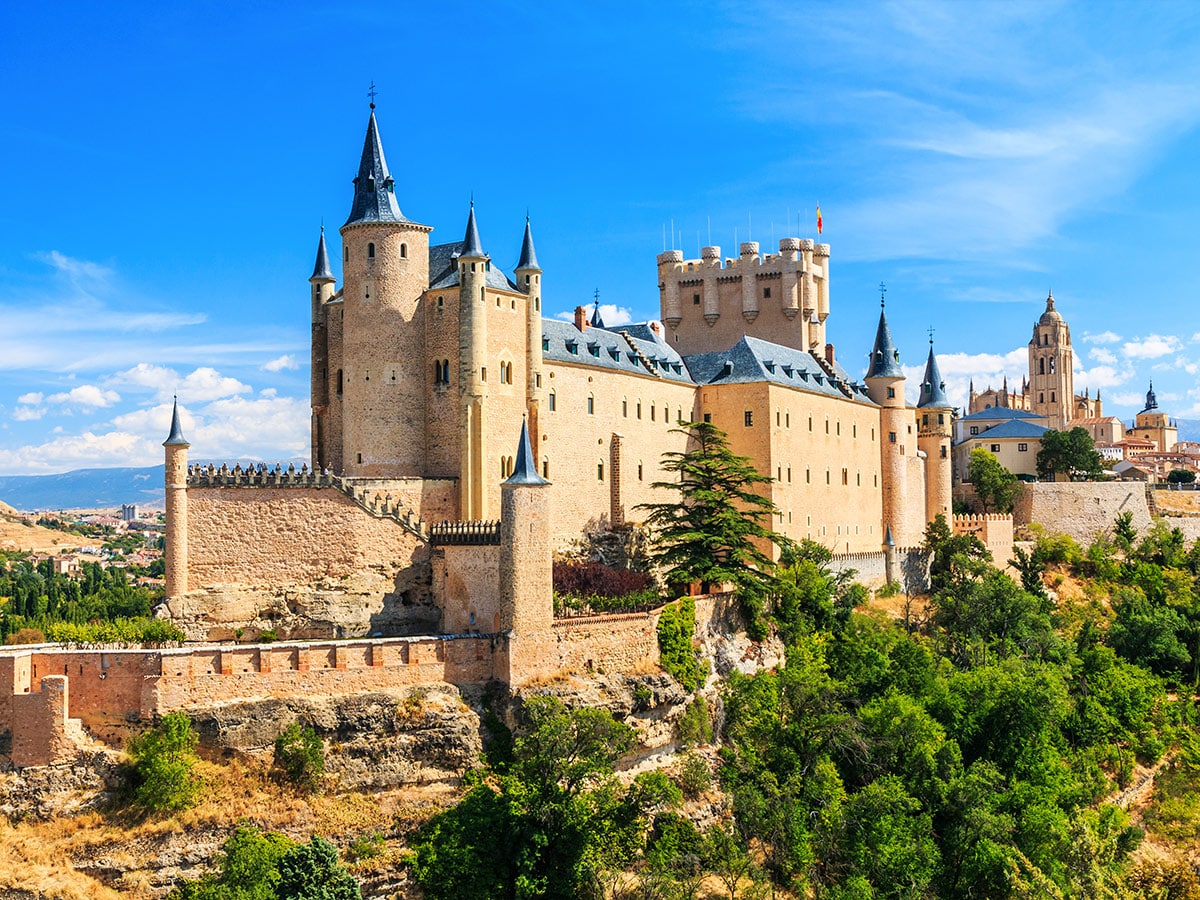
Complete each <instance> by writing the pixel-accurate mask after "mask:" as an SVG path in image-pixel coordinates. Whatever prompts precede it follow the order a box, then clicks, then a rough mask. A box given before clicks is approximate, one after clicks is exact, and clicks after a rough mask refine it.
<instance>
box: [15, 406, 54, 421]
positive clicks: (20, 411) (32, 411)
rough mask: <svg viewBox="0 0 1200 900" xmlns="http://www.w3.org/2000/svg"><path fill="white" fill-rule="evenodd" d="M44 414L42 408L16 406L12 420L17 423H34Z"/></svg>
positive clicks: (44, 409)
mask: <svg viewBox="0 0 1200 900" xmlns="http://www.w3.org/2000/svg"><path fill="white" fill-rule="evenodd" d="M45 414H46V407H44V406H18V407H17V408H16V409H14V410H13V418H14V419H16V420H17V421H18V422H36V421H37V420H38V419H40V418H41V417H42V416H44V415H45Z"/></svg>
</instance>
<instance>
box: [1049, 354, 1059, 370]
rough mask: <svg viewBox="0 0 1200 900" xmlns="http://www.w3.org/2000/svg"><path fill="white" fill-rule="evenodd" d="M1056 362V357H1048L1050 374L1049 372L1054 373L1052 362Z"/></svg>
mask: <svg viewBox="0 0 1200 900" xmlns="http://www.w3.org/2000/svg"><path fill="white" fill-rule="evenodd" d="M1056 362H1057V360H1056V359H1055V358H1054V357H1053V356H1052V357H1050V374H1051V375H1053V374H1054V364H1055V363H1056Z"/></svg>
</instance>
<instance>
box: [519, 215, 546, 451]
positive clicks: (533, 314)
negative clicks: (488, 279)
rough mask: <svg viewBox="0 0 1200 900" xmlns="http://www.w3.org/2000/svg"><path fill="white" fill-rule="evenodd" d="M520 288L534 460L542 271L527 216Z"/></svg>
mask: <svg viewBox="0 0 1200 900" xmlns="http://www.w3.org/2000/svg"><path fill="white" fill-rule="evenodd" d="M516 276H517V287H519V288H520V289H521V290H522V291H523V292H524V293H525V295H526V297H527V299H526V301H525V323H526V335H525V373H526V375H525V407H526V409H527V411H528V415H529V430H530V435H529V437H530V446H531V447H532V449H533V458H534V460H535V461H536V460H538V459H540V458H541V453H540V446H541V440H542V433H541V424H540V413H541V405H542V403H541V397H542V268H541V266H539V265H538V260H537V252H536V251H535V250H534V248H533V231H532V230H531V229H530V227H529V216H526V217H525V237H524V238H523V239H522V241H521V258H520V259H519V260H518V261H517V268H516Z"/></svg>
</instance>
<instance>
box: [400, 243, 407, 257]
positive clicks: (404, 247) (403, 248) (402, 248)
mask: <svg viewBox="0 0 1200 900" xmlns="http://www.w3.org/2000/svg"><path fill="white" fill-rule="evenodd" d="M400 258H401V259H408V244H401V245H400Z"/></svg>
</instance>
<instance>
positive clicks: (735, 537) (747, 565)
mask: <svg viewBox="0 0 1200 900" xmlns="http://www.w3.org/2000/svg"><path fill="white" fill-rule="evenodd" d="M675 430H676V431H677V432H680V433H682V434H686V435H687V436H688V438H689V441H688V444H689V449H688V450H686V451H684V452H679V451H672V452H669V453H666V454H664V456H663V464H662V467H663V469H664V470H666V471H667V472H672V473H675V474H676V475H677V476H678V480H677V481H659V482H655V483H654V485H653V486H654V487H655V488H660V489H663V490H666V491H671V492H674V493H675V494H676V495H677V499H676V500H673V501H670V502H664V503H644V504H642V505H641V506H639V507H638V508H639V509H644V510H647V511H648V512H649V515H648V516H647V517H646V524H647V525H649V526H650V527H651V529H652V530H653V531H654V532H655V535H656V539H657V543H658V545H659V547H660V549H659V550H658V552H657V553H656V562H657V563H658V564H659V565H661V566H662V567H663V568H664V569H665V570H666V577H667V580H668V581H669V582H671V583H673V584H687V583H690V582H695V581H698V582H700V583H701V584H704V585H717V584H722V583H730V582H731V583H733V584H734V585H736V586H737V587H738V588H740V589H746V590H747V591H749V592H750V593H754V594H761V592H762V589H763V588H764V587H765V584H766V581H767V579H768V577H769V575H770V573H771V571H772V570H773V569H774V563H773V562H772V561H771V558H770V557H769V556H768V555H767V552H766V548H767V547H768V546H769V545H770V544H771V543H779V541H781V540H782V538H781V537H780V536H779V535H777V534H776V533H775V532H773V531H772V530H771V529H770V528H769V527H768V524H767V523H769V522H770V518H771V516H772V515H774V514H775V513H776V512H778V510H777V509H776V508H775V504H774V503H773V502H772V501H771V499H770V497H768V496H764V494H762V493H759V490H758V489H759V486H760V485H766V484H769V483H770V481H771V479H770V478H769V477H767V476H766V475H763V474H761V473H760V472H759V471H758V470H756V469H755V468H754V465H753V463H751V462H750V460H749V459H748V458H747V457H745V456H738V455H737V454H735V453H734V452H733V451H732V450H730V449H729V445H728V443H727V442H726V438H725V433H724V432H723V431H721V430H720V429H719V428H717V427H716V426H715V425H713V424H711V423H709V422H692V423H689V424H687V425H684V426H683V427H682V428H678V429H675Z"/></svg>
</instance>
